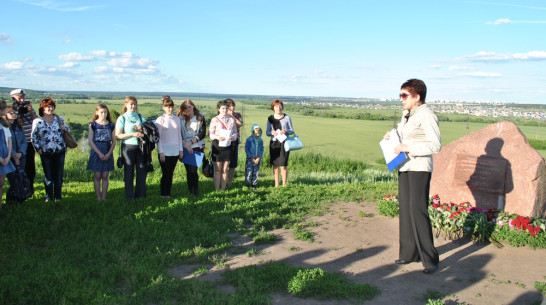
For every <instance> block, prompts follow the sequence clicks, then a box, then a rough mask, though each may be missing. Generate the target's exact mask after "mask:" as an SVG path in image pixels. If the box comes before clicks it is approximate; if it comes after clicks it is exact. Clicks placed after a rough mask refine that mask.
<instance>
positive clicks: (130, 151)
mask: <svg viewBox="0 0 546 305" xmlns="http://www.w3.org/2000/svg"><path fill="white" fill-rule="evenodd" d="M137 104H138V102H137V99H136V97H134V96H128V97H126V98H125V103H123V108H122V109H121V115H120V116H119V118H118V120H117V121H116V129H115V130H116V138H117V139H118V140H121V153H122V156H123V180H124V182H125V197H126V198H127V200H131V199H134V198H139V197H146V175H147V172H146V167H145V161H144V155H143V154H142V151H141V150H140V147H139V139H140V138H142V137H144V134H143V133H142V123H144V122H146V118H145V117H144V116H143V115H141V114H140V113H138V107H137ZM135 168H136V186H134V185H133V178H134V175H135Z"/></svg>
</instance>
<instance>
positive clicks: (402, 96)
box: [399, 93, 411, 100]
mask: <svg viewBox="0 0 546 305" xmlns="http://www.w3.org/2000/svg"><path fill="white" fill-rule="evenodd" d="M399 96H400V98H401V99H403V100H405V99H407V98H408V97H410V96H411V94H407V93H400V95H399Z"/></svg>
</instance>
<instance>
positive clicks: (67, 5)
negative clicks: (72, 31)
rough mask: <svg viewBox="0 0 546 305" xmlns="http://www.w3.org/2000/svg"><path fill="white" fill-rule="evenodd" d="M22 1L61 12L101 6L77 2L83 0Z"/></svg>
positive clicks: (22, 0)
mask: <svg viewBox="0 0 546 305" xmlns="http://www.w3.org/2000/svg"><path fill="white" fill-rule="evenodd" d="M18 1H19V2H21V3H25V4H28V5H33V6H38V7H41V8H45V9H50V10H55V11H61V12H80V11H86V10H90V9H95V8H99V7H100V6H89V5H83V4H82V5H80V4H78V3H77V2H83V1H70V2H68V1H62V2H61V1H55V0H41V1H40V0H33V1H28V0H18Z"/></svg>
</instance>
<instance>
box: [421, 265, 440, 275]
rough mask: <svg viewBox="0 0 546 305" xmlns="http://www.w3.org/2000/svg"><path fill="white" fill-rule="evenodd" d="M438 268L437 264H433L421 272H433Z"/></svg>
mask: <svg viewBox="0 0 546 305" xmlns="http://www.w3.org/2000/svg"><path fill="white" fill-rule="evenodd" d="M437 270H438V265H434V266H432V267H430V268H425V270H423V273H424V274H432V273H434V272H436V271H437Z"/></svg>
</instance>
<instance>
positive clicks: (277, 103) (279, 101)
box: [271, 100, 284, 110]
mask: <svg viewBox="0 0 546 305" xmlns="http://www.w3.org/2000/svg"><path fill="white" fill-rule="evenodd" d="M277 105H281V108H282V109H284V103H283V102H282V101H281V100H274V101H273V102H272V103H271V110H274V108H275V106H277Z"/></svg>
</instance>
